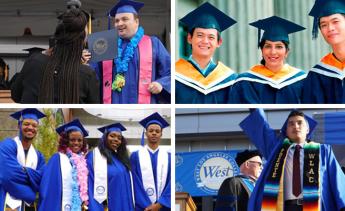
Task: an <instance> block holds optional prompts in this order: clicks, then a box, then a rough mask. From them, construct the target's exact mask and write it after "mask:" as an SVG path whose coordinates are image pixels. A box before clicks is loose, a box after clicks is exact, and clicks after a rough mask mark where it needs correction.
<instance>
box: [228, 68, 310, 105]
mask: <svg viewBox="0 0 345 211" xmlns="http://www.w3.org/2000/svg"><path fill="white" fill-rule="evenodd" d="M306 76H307V75H306V74H305V73H304V71H301V70H299V71H297V72H296V73H295V74H294V75H293V76H291V75H290V76H286V77H285V79H284V78H282V79H281V82H278V81H276V82H273V80H271V78H269V77H265V76H263V75H259V74H253V73H252V72H250V71H249V72H245V73H241V74H240V75H239V76H238V78H237V79H236V83H235V84H234V85H233V86H232V88H231V90H230V93H229V97H228V99H229V101H228V103H235V104H244V103H248V104H289V103H294V104H296V103H301V97H302V88H303V80H304V78H305V77H306Z"/></svg>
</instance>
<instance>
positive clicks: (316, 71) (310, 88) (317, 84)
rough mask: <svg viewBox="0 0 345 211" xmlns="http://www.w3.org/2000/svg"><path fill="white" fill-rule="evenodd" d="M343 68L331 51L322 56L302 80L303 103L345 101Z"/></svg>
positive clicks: (336, 102) (337, 102)
mask: <svg viewBox="0 0 345 211" xmlns="http://www.w3.org/2000/svg"><path fill="white" fill-rule="evenodd" d="M344 71H345V68H344V64H343V63H341V62H340V61H339V60H337V59H336V58H335V57H334V55H333V54H332V53H329V54H327V55H326V56H324V57H323V58H322V59H321V61H320V62H319V63H317V64H316V65H315V66H314V67H313V68H311V70H310V71H309V73H308V77H307V78H306V80H305V82H304V88H303V94H302V97H303V103H309V104H313V103H318V104H325V103H330V104H340V103H345V90H344V89H345V84H344V83H345V82H344V77H345V73H344Z"/></svg>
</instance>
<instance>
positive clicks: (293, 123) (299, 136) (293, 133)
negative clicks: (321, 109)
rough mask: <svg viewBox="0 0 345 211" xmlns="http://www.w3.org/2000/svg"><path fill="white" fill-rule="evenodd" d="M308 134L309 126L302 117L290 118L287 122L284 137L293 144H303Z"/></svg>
mask: <svg viewBox="0 0 345 211" xmlns="http://www.w3.org/2000/svg"><path fill="white" fill-rule="evenodd" d="M308 133H309V126H308V124H307V122H306V120H305V118H304V117H303V116H291V117H290V118H289V119H288V122H287V128H286V135H287V137H288V138H289V139H290V140H291V141H293V142H295V143H304V142H305V141H306V139H307V134H308Z"/></svg>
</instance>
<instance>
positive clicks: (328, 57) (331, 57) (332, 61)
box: [321, 53, 345, 71]
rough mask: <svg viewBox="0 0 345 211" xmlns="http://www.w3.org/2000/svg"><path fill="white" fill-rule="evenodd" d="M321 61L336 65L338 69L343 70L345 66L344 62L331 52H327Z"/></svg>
mask: <svg viewBox="0 0 345 211" xmlns="http://www.w3.org/2000/svg"><path fill="white" fill-rule="evenodd" d="M321 62H322V63H324V64H327V65H330V66H332V67H336V68H337V69H339V70H340V71H343V70H344V68H345V62H341V61H339V60H338V59H336V58H335V57H334V55H333V54H332V53H329V54H327V55H326V56H324V57H323V58H322V59H321Z"/></svg>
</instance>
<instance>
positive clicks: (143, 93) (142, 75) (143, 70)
mask: <svg viewBox="0 0 345 211" xmlns="http://www.w3.org/2000/svg"><path fill="white" fill-rule="evenodd" d="M138 47H139V87H138V89H139V91H138V92H139V93H138V103H139V104H150V102H151V93H150V92H149V90H148V89H149V85H150V83H151V80H152V42H151V38H150V37H149V36H147V35H144V36H143V37H142V39H141V40H140V42H139V45H138ZM102 67H103V68H102V69H103V103H104V104H110V103H111V91H112V90H111V84H112V73H113V68H112V67H113V60H106V61H102Z"/></svg>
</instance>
